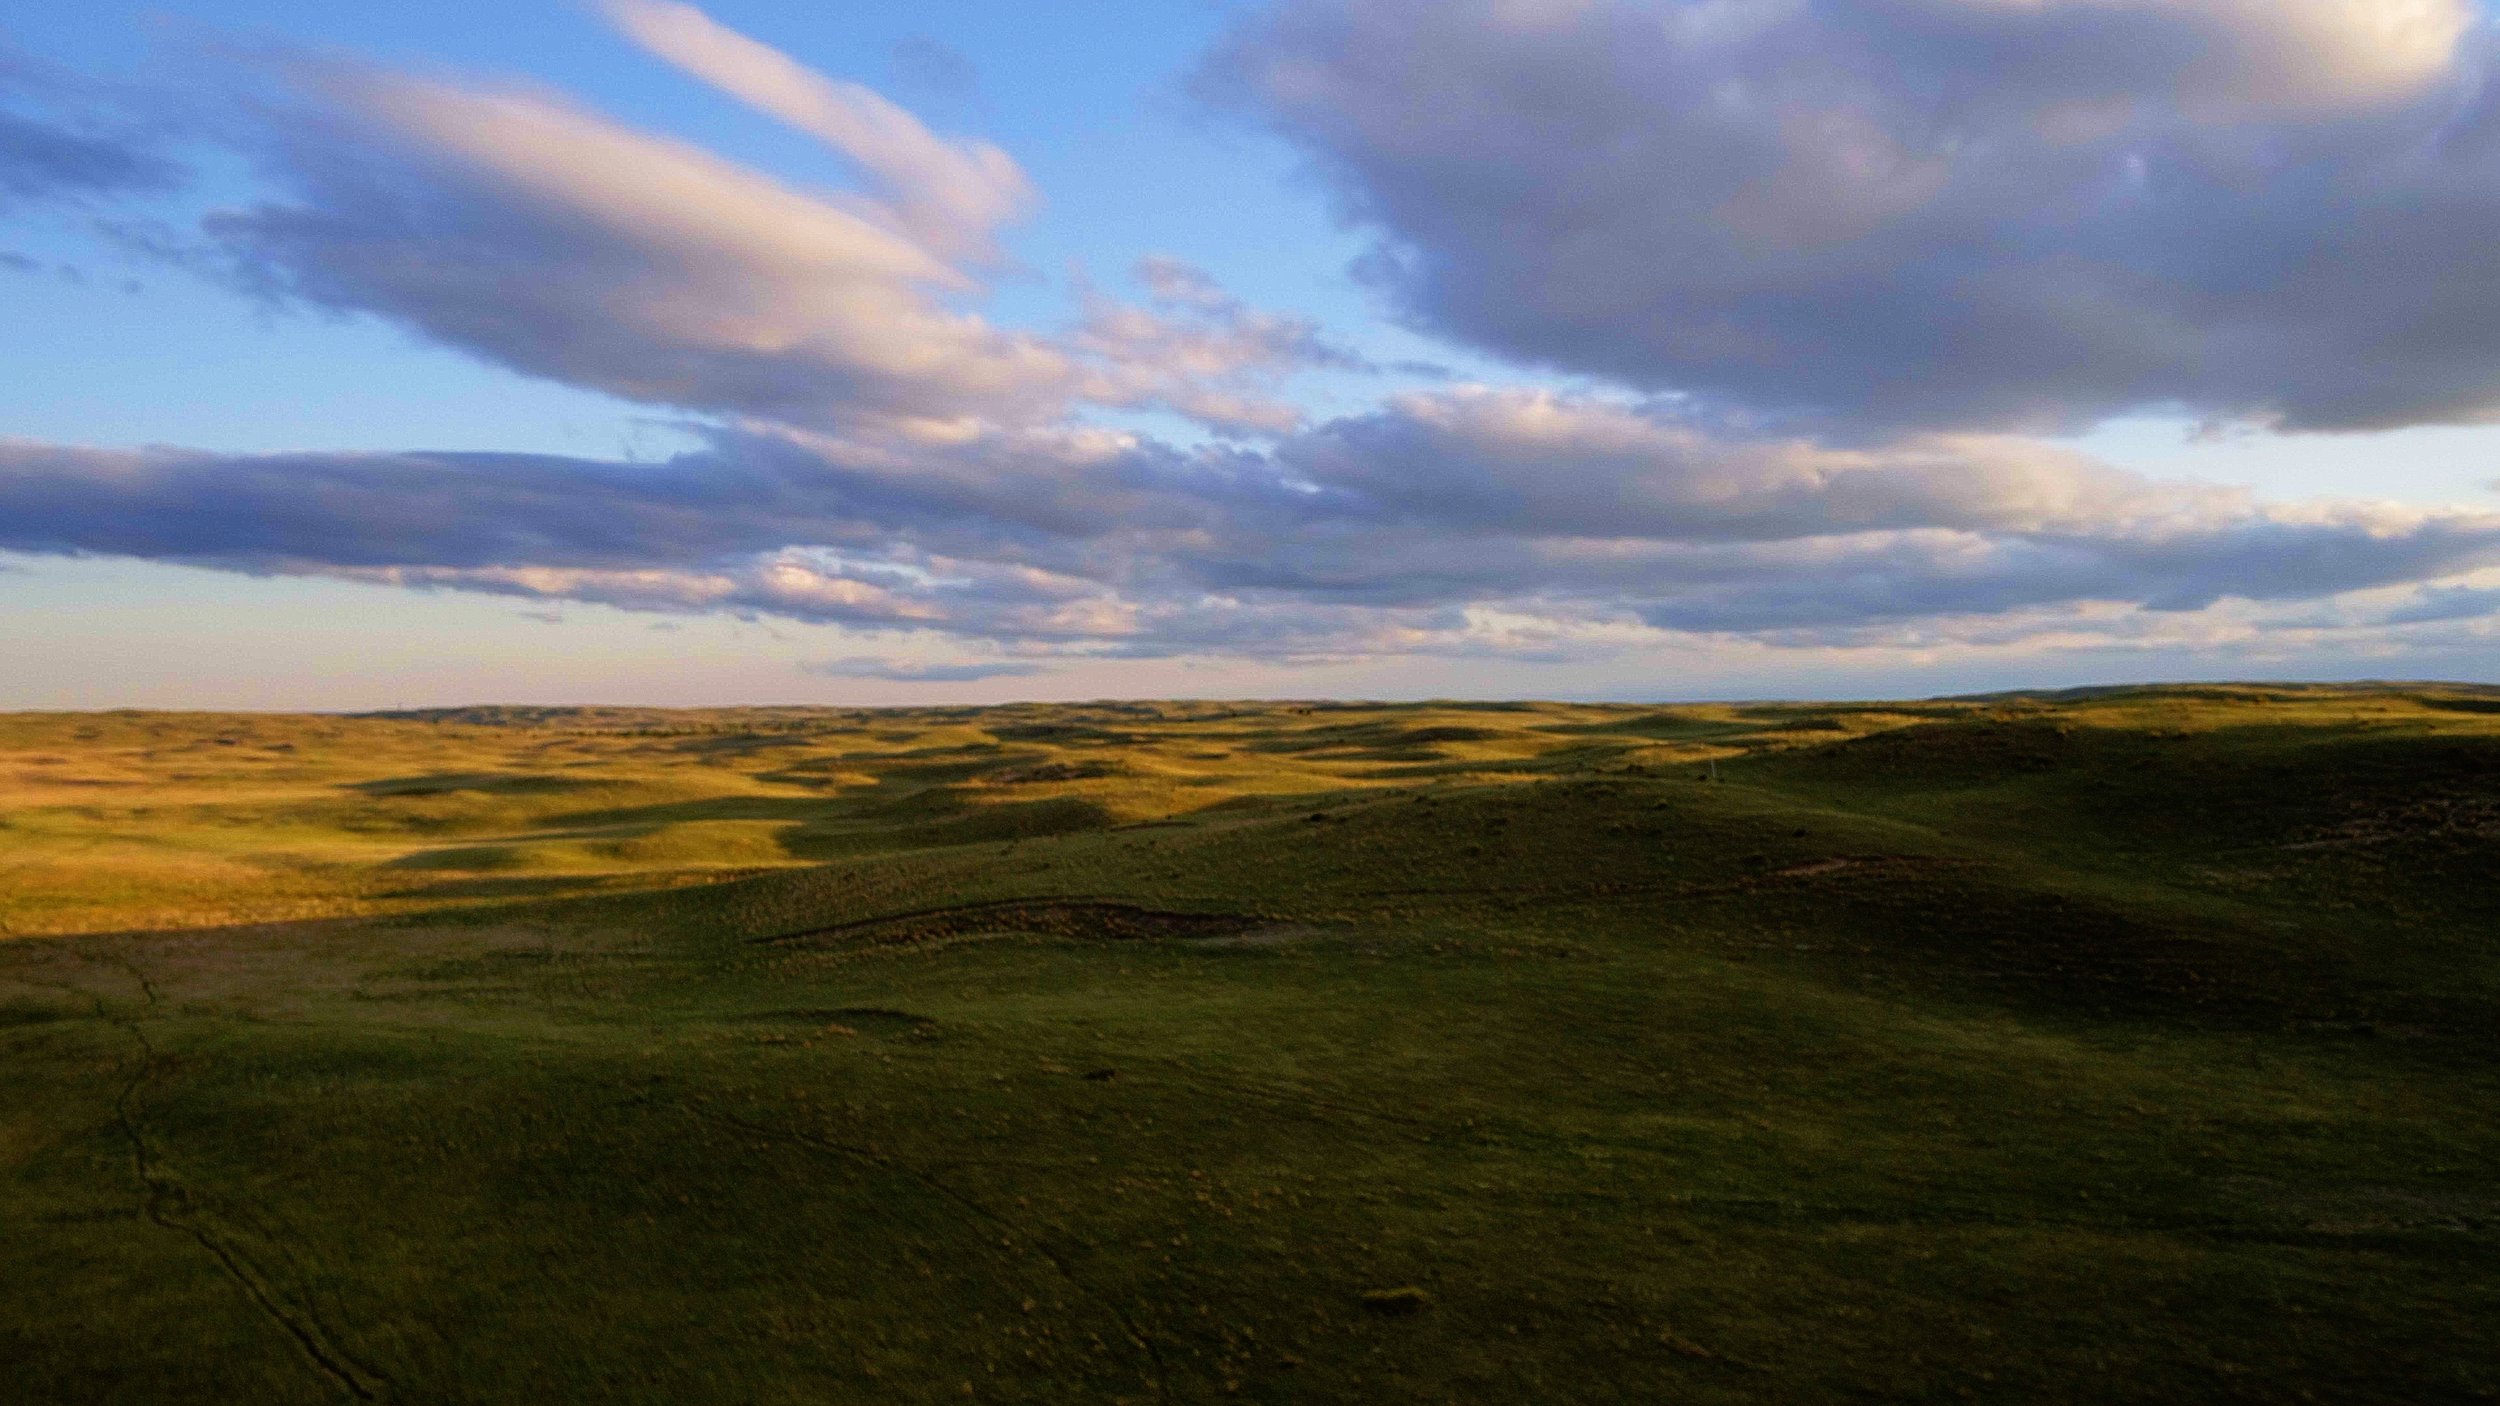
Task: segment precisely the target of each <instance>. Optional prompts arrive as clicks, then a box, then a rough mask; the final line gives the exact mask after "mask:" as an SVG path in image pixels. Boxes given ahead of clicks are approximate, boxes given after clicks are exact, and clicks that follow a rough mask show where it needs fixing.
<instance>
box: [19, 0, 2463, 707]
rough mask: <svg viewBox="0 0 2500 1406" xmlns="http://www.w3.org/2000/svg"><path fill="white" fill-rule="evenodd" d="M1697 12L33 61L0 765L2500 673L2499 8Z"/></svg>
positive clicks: (437, 21) (348, 11)
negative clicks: (655, 721)
mask: <svg viewBox="0 0 2500 1406" xmlns="http://www.w3.org/2000/svg"><path fill="white" fill-rule="evenodd" d="M1730 13H1731V12H1730V10H1729V7H1727V6H1725V5H1723V4H1715V3H1704V2H1703V0H1572V3H1563V0H1552V3H1542V4H1517V3H1512V4H1496V3H1492V0H1483V3H1452V4H1441V5H1427V4H1420V3H1406V2H1404V0H1273V3H1252V0H1243V3H1238V4H1225V5H1215V4H1206V5H1195V4H1155V5H1143V4H1114V3H1107V0H1106V3H1094V4H1065V5H1052V6H1029V5H1021V6H1009V5H991V4H969V3H968V4H960V5H953V6H944V7H933V6H926V5H902V4H854V5H844V6H838V7H831V6H821V5H799V4H786V3H741V2H740V0H720V3H716V4H712V5H709V6H707V7H705V8H704V9H702V10H695V9H691V8H688V7H683V6H676V5H668V4H660V3H657V0H618V3H615V4H611V5H607V6H604V7H603V6H600V5H593V4H588V3H583V4H571V3H545V4H540V3H529V2H528V0H521V3H514V4H511V5H506V6H501V7H497V8H495V9H494V10H492V11H491V12H477V11H455V10H444V9H442V8H441V7H376V6H338V5H328V4H323V5H316V4H311V3H274V2H272V3H256V4H247V3H222V4H192V5H175V6H171V7H167V6H162V5H145V6H143V5H135V4H118V3H100V4H90V5H83V6H78V7H58V6H56V7H45V8H40V9H37V10H35V11H33V12H30V13H23V14H15V15H12V16H10V17H9V18H7V19H6V20H0V115H6V116H7V117H9V118H10V119H12V120H13V121H15V122H16V123H17V124H18V125H17V126H15V127H8V126H0V265H5V267H0V318H4V319H5V322H6V325H7V326H8V327H9V328H10V329H11V330H12V333H13V335H11V336H9V337H6V338H0V658H6V659H8V660H10V661H11V662H10V664H9V665H8V666H7V667H6V668H5V669H0V707H88V706H117V705H146V706H238V707H273V708H274V707H368V706H391V705H394V704H410V705H415V704H436V703H454V702H465V701H476V700H485V699H495V700H510V701H534V702H565V701H580V702H588V701H614V702H633V701H649V702H663V703H687V704H694V703H732V702H781V701H825V702H845V703H851V702H872V703H873V702H907V701H921V700H948V701H952V700H966V699H969V700H980V699H999V698H1010V697H1093V696H1104V695H1137V694H1157V695H1177V694H1213V695H1247V694H1263V695H1278V694H1285V695H1322V694H1330V695H1360V696H1453V695H1456V696H1518V695H1550V696H1578V697H1590V696H1605V697H1695V696H1732V695H1734V696H1762V695H1769V694H1819V695H1834V694H1839V695H1874V694H1889V693H1904V692H1942V691H1955V690H1963V689H1981V688H1995V687H2004V686H2010V685H2015V684H2022V683H2034V682H2038V683H2072V682H2087V681H2106V680H2116V679H2129V678H2187V677H2250V676H2270V677H2386V676H2428V675H2437V676H2446V677H2463V678H2476V679H2500V644H2496V643H2495V641H2500V630H2496V629H2495V625H2494V612H2495V611H2500V494H2496V493H2495V492H2494V488H2493V485H2494V481H2495V480H2500V463H2496V460H2500V456H2495V455H2494V453H2493V452H2492V451H2493V450H2494V448H2495V447H2500V430H2495V429H2494V428H2492V427H2491V425H2490V423H2489V422H2490V421H2491V420H2492V419H2493V418H2494V415H2495V413H2500V318H2487V317H2485V316H2484V313H2485V311H2486V309H2487V308H2488V309H2491V310H2496V311H2500V264H2495V263H2494V261H2492V260H2491V259H2489V258H2488V257H2487V256H2486V255H2484V254H2483V253H2482V252H2481V251H2482V250H2484V249H2487V248H2489V247H2491V246H2492V245H2493V244H2495V243H2500V241H2494V240H2493V239H2492V238H2491V235H2492V234H2493V233H2494V230H2493V223H2494V218H2495V216H2500V117H2494V116H2492V115H2491V114H2492V113H2493V111H2494V108H2495V104H2494V102H2492V101H2491V100H2489V99H2488V98H2487V97H2486V96H2485V93H2486V91H2487V89H2488V88H2490V87H2493V86H2500V85H2489V84H2487V82H2486V77H2487V75H2488V74H2490V73H2492V72H2494V71H2495V69H2494V61H2493V58H2492V52H2493V44H2492V37H2491V35H2490V32H2489V20H2488V18H2487V16H2486V15H2485V14H2484V13H2483V12H2482V11H2481V10H2480V9H2478V8H2475V7H2473V6H2470V5H2468V4H2467V3H2466V0H2453V3H2450V2H2449V0H2428V2H2427V3H2425V4H2422V5H2419V6H2415V7H2412V9H2411V10H2409V11H2408V12H2407V14H2408V16H2410V18H2408V19H2406V20H2405V21H2404V22H2403V23H2400V24H2396V25H2394V26H2392V27H2391V26H2390V25H2389V24H2386V23H2384V22H2382V21H2384V19H2385V15H2384V13H2383V12H2382V13H2379V14H2376V15H2374V14H2373V13H2372V12H2371V7H2370V6H2369V5H2367V4H2362V3H2359V0H2287V3H2286V4H2285V5H2284V6H2283V7H2281V8H2280V9H2279V10H2276V11H2272V12H2267V13H2265V14H2262V15H2260V16H2259V18H2256V19H2252V18H2251V16H2252V15H2254V14H2258V13H2259V12H2258V11H2256V10H2253V9H2252V8H2251V7H2248V6H2245V5H2238V4H2234V3H2226V0H2126V3H2115V0H2090V3H2086V0H2051V3H2048V4H2045V5H2042V6H2039V7H2036V8H2035V9H2034V10H2031V11H2025V12H2023V13H2022V14H2020V15H2016V16H2014V17H2012V18H2009V12H2008V11H2007V10H2006V9H2005V8H2004V7H2001V6H1993V5H1987V4H1982V3H1978V0H1832V3H1828V4H1825V5H1821V6H1816V7H1780V6H1772V7H1755V9H1754V11H1753V12H1752V17H1751V18H1747V19H1743V20H1741V21H1738V20H1731V19H1730V18H1729V14H1730ZM849 85H859V86H858V87H856V88H855V87H851V86H849ZM869 92H873V93H874V94H876V95H881V96H877V97H870V96H865V94H867V93H869ZM1730 93H1742V94H1744V95H1746V96H1745V97H1744V98H1743V99H1742V100H1741V101H1739V100H1736V99H1730V98H1728V97H1726V96H1725V95H1727V94H1730ZM794 94H795V95H796V96H795V97H794V96H793V95H794ZM1712 94H1716V95H1719V96H1717V97H1710V96H1709V95H1712ZM1938 94H1946V95H1949V96H1945V97H1939V96H1937V95H1938ZM1696 95H1701V96H1696ZM794 104H795V106H794ZM811 104H812V105H813V106H811ZM862 104H864V105H865V106H862ZM887 104H891V106H888V105H887ZM828 113H830V114H832V115H830V116H827V115H826V114H828ZM863 113H864V114H866V115H865V116H862V115H861V114H863ZM810 114H814V115H813V116H811V115H810ZM845 114H848V115H845ZM898 114H899V115H898ZM898 123H899V124H900V125H899V126H898V125H897V124H898ZM828 124H830V125H828ZM845 124H851V125H845ZM860 124H864V125H860ZM897 132H900V133H902V135H901V136H896V135H895V133H897ZM2486 132H2488V133H2489V134H2490V136H2489V139H2486V137H2485V134H2486ZM2426 152H2427V153H2428V155H2425V154H2424V153H2426ZM12 162H14V163H16V164H15V165H14V166H12V164H11V163H12ZM1148 259H1151V260H1154V261H1156V262H1154V263H1151V264H1149V265H1144V266H1141V265H1140V262H1139V261H1140V260H1148Z"/></svg>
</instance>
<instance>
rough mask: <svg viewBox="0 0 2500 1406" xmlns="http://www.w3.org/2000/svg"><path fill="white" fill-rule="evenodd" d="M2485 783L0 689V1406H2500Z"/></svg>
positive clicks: (2209, 738) (1379, 730)
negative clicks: (24, 708)
mask: <svg viewBox="0 0 2500 1406" xmlns="http://www.w3.org/2000/svg"><path fill="white" fill-rule="evenodd" d="M1714 778H1715V779H1714ZM2495 814H2500V694H2494V693H2490V692H2483V691H2476V690H2470V689H2461V688H2434V687H2427V686H2426V687H2398V686H2389V687H2382V688H2362V689H2327V688H2287V687H2265V688H2206V689H2197V690H2177V689H2141V690H2110V691H2101V692H2092V693H2084V694H2073V695H2009V696H2003V697H1991V698H1979V699H1963V700H1942V701H1929V702H1921V703H1913V704H1868V705H1832V706H1809V705H1741V706H1740V705H1723V706H1694V707H1629V706H1625V707H1597V706H1581V705H1561V704H1529V705H1522V704H1504V705H1485V706H1467V705H1416V706H1401V707H1385V706H1370V705H1287V704H1273V705H1270V704H1215V703H1168V704H1121V705H1101V706H1051V707H1045V706H1028V707H1013V708H997V709H928V710H918V711H835V710H805V709H773V710H730V711H719V712H702V713H673V712H654V711H640V710H630V709H592V710H563V709H528V710H517V709H468V710H458V711H453V712H442V713H425V714H398V715H389V716H376V717H360V718H351V717H277V716H255V717H228V716H207V715H171V714H101V715H85V714H81V715H33V714H28V715H16V716H7V717H0V924H5V932H6V933H7V934H8V940H6V941H0V1227H6V1230H5V1233H0V1284H5V1286H6V1287H5V1288H0V1363H5V1364H6V1373H7V1376H6V1380H7V1389H6V1391H5V1392H4V1393H0V1395H5V1396H6V1397H7V1398H8V1399H10V1400H12V1401H20V1400H22V1401H28V1402H64V1403H66V1402H94V1401H129V1402H157V1401H236V1402H244V1401H248V1402H254V1403H261V1402H273V1403H284V1402H294V1401H304V1402H320V1401H349V1402H382V1401H403V1402H436V1401H441V1402H453V1401H466V1402H498V1401H526V1402H533V1403H543V1402H548V1401H601V1402H608V1401H650V1402H670V1403H679V1402H708V1401H718V1402H740V1403H744V1402H756V1401H859V1402H880V1403H883V1402H897V1401H899V1402H912V1401H923V1402H936V1401H946V1402H962V1401H967V1400H987V1401H1026V1402H1062V1401H1104V1402H1112V1401H1129V1402H1133V1403H1141V1406H1142V1403H1149V1402H1152V1403H1166V1402H1190V1401H1214V1400H1235V1399H1238V1400H1248V1401H1275V1402H1285V1401H1373V1400H1380V1401H1408V1400H1416V1401H1505V1402H1507V1401H1539V1402H1542V1401H1557V1402H1566V1401H1590V1402H1599V1401H1605V1402H1613V1401H1698V1402H1716V1401H1725V1402H1738V1401H1824V1400H1834V1399H1859V1400H1883V1401H1903V1402H1909V1401H1918V1402H1926V1401H1937V1400H1963V1399H1969V1400H2010V1401H2026V1402H2075V1403H2084V1402H2090V1403H2101V1402H2126V1401H2195V1402H2209V1401H2242V1402H2291V1401H2303V1400H2318V1401H2334V1402H2384V1403H2418V1402H2428V1401H2465V1400H2475V1399H2489V1398H2491V1397H2492V1396H2494V1395H2495V1394H2500V1348H2496V1347H2495V1346H2494V1342H2495V1335H2494V1334H2493V1333H2492V1332H2491V1330H2490V1325H2491V1324H2492V1323H2493V1322H2495V1321H2500V1170H2495V1169H2500V1123H2496V1122H2495V1120H2494V1119H2493V1117H2492V1115H2491V1110H2492V1109H2493V1108H2494V1107H2495V1106H2500V938H2496V937H2495V933H2500V927H2495V925H2494V922H2493V918H2494V914H2495V912H2496V911H2500V903H2496V902H2495V898H2496V897H2500V889H2496V888H2495V884H2494V879H2493V875H2494V873H2495V867H2494V865H2495V860H2500V824H2495V822H2494V816H2495Z"/></svg>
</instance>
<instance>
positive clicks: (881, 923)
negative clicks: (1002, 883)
mask: <svg viewBox="0 0 2500 1406" xmlns="http://www.w3.org/2000/svg"><path fill="white" fill-rule="evenodd" d="M1020 908H1104V909H1109V910H1111V911H1113V912H1119V913H1135V914H1139V915H1141V916H1145V917H1151V918H1211V919H1238V920H1240V921H1242V922H1249V923H1265V922H1278V921H1282V920H1281V919H1277V918H1273V917H1270V916H1268V915H1265V914H1260V913H1192V912H1188V911H1185V910H1183V909H1178V908H1148V907H1146V906H1145V905H1144V904H1141V903H1131V902H1129V901H1127V900H1125V899H1118V898H1095V897H1086V896H1083V895H1073V894H1072V895H1066V896H1056V895H1046V896H1042V897H1035V898H999V899H990V900H986V901H984V902H980V903H952V904H948V905H946V906H944V907H940V908H915V909H913V910H911V911H910V912H906V913H886V914H882V915H880V916H878V917H874V918H855V919H853V920H851V921H850V922H847V923H835V924H833V925H832V926H830V927H821V928H802V929H800V930H799V931H797V932H785V933H777V934H774V935H771V936H767V937H750V938H748V939H747V943H748V945H750V946H756V947H770V946H775V945H778V944H780V943H785V942H800V941H804V940H806V939H809V938H820V937H840V936H842V935H843V934H845V933H857V932H866V931H869V930H871V929H874V928H882V927H890V926H892V925H893V924H896V923H907V922H910V921H912V920H913V919H915V918H948V917H953V916H955V915H957V914H965V915H979V914H982V913H1004V912H1012V911H1014V910H1016V909H1020Z"/></svg>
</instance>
